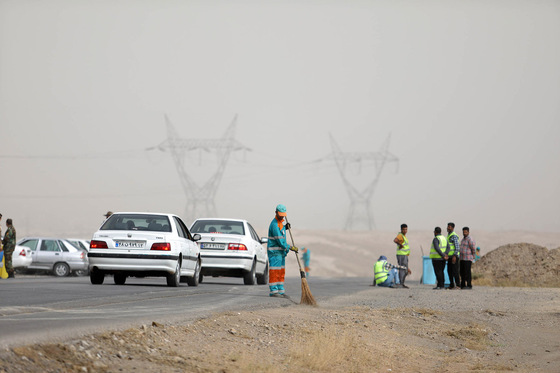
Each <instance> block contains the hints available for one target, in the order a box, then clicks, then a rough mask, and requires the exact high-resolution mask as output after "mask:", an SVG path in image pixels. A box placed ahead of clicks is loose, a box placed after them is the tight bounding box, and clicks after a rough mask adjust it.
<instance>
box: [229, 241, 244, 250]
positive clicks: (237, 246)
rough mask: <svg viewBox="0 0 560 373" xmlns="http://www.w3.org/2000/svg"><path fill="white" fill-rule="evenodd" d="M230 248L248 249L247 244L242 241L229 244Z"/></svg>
mask: <svg viewBox="0 0 560 373" xmlns="http://www.w3.org/2000/svg"><path fill="white" fill-rule="evenodd" d="M227 249H228V250H247V246H245V245H243V244H242V243H230V244H229V245H228V248H227Z"/></svg>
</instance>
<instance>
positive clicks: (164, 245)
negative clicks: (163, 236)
mask: <svg viewBox="0 0 560 373" xmlns="http://www.w3.org/2000/svg"><path fill="white" fill-rule="evenodd" d="M150 250H163V251H170V250H171V244H170V243H169V242H156V243H154V244H152V248H151V249H150Z"/></svg>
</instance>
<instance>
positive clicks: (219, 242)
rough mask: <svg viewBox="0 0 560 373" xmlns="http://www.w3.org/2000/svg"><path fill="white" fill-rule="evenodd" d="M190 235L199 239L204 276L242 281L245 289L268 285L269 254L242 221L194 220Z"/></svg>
mask: <svg viewBox="0 0 560 373" xmlns="http://www.w3.org/2000/svg"><path fill="white" fill-rule="evenodd" d="M191 232H192V233H196V234H199V235H200V236H201V239H200V241H199V242H198V244H199V246H200V256H201V257H202V271H201V276H200V280H199V281H202V277H203V276H214V277H218V276H225V277H242V278H243V283H244V284H245V285H254V284H259V285H266V284H268V254H267V249H266V247H264V246H263V245H264V244H265V243H266V242H268V238H266V237H259V236H258V234H257V232H256V231H255V229H254V228H253V227H252V226H251V224H249V222H247V220H242V219H217V218H208V219H197V220H196V221H195V222H194V223H193V224H192V226H191Z"/></svg>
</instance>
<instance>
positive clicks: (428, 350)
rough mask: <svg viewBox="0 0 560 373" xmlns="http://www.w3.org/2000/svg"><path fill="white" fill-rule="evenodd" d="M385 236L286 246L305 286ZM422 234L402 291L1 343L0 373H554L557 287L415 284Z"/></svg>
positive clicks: (486, 243)
mask: <svg viewBox="0 0 560 373" xmlns="http://www.w3.org/2000/svg"><path fill="white" fill-rule="evenodd" d="M395 233H396V232H395ZM395 233H383V232H363V233H360V232H353V233H345V232H298V231H297V230H294V238H295V239H296V244H297V245H298V246H300V247H301V246H307V247H309V248H310V249H311V250H312V264H311V266H312V277H311V278H310V279H309V284H310V287H311V290H313V288H312V285H313V276H325V277H337V276H338V277H341V276H371V268H372V266H373V263H374V262H375V260H376V259H377V257H378V256H379V255H381V254H384V255H387V256H388V257H390V256H391V255H392V254H391V253H393V252H394V244H392V239H393V237H394V234H395ZM473 236H474V238H475V239H477V241H478V243H479V245H480V246H481V247H482V248H483V254H486V253H488V252H489V251H492V250H494V249H496V248H497V247H498V246H501V245H503V244H507V243H515V242H531V243H534V244H537V245H541V246H545V247H548V248H557V247H558V246H560V245H559V244H558V242H560V234H536V233H526V232H507V233H506V232H502V233H492V234H490V233H488V234H483V233H482V232H479V234H478V236H477V235H476V234H474V233H473ZM430 237H431V235H430V233H429V232H424V233H417V234H414V233H413V232H411V233H410V234H409V240H410V242H411V245H412V254H411V267H412V268H413V275H412V276H411V278H410V279H409V285H410V287H411V288H410V289H408V290H407V289H385V288H379V287H373V286H368V285H364V291H362V292H360V293H358V294H355V295H352V296H345V297H338V298H333V299H330V300H328V301H327V300H324V301H322V302H321V301H320V302H319V306H318V307H310V306H302V305H298V304H296V303H298V302H299V299H295V302H293V301H290V300H287V299H278V307H273V308H253V309H247V310H244V311H241V312H228V313H221V314H215V315H212V316H211V317H208V318H205V319H201V320H198V321H197V322H194V323H190V324H187V323H184V324H183V323H174V324H158V323H152V324H151V325H138V326H137V327H134V328H131V329H128V330H122V331H119V330H118V331H106V332H101V333H99V334H96V335H90V336H87V337H83V338H81V339H78V340H68V341H64V342H61V343H56V344H38V345H29V346H17V347H14V348H11V349H6V350H3V351H0V372H293V371H297V372H390V371H399V372H400V371H403V372H411V371H418V372H433V371H435V372H458V371H483V372H502V371H519V372H534V371H543V372H558V371H560V332H558V323H559V321H560V288H558V287H548V288H539V287H490V286H477V285H476V282H475V287H474V289H473V290H443V291H435V290H432V287H431V286H429V285H420V284H419V283H418V280H419V278H420V276H421V270H420V269H421V266H422V259H421V257H422V255H421V250H420V248H419V246H420V245H423V247H424V252H427V248H428V247H429V243H430ZM517 247H519V248H524V247H525V246H523V245H517ZM498 252H499V250H497V251H496V253H498ZM501 255H503V254H501ZM288 258H290V256H289V257H288ZM501 262H502V260H496V263H501ZM513 265H514V266H517V265H518V264H516V263H513ZM287 267H288V271H287V272H288V276H297V264H296V262H295V259H293V260H292V261H290V260H288V263H287ZM555 270H557V271H558V270H560V268H556V269H555ZM505 271H506V272H507V269H505Z"/></svg>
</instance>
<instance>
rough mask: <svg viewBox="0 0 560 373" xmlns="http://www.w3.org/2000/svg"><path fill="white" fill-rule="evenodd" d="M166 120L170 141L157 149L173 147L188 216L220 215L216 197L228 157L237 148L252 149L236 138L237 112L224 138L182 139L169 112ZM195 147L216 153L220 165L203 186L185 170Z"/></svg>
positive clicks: (191, 218) (190, 219)
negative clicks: (188, 155) (215, 202)
mask: <svg viewBox="0 0 560 373" xmlns="http://www.w3.org/2000/svg"><path fill="white" fill-rule="evenodd" d="M165 122H166V125H167V140H166V141H164V142H163V143H161V144H160V145H159V146H158V148H159V149H160V150H163V151H166V150H170V151H171V155H172V156H173V161H174V162H175V167H176V168H177V172H178V173H179V178H180V179H181V185H182V186H183V190H184V192H185V196H186V198H187V206H186V208H185V219H186V220H187V221H190V222H192V221H194V220H195V219H196V218H199V217H214V216H217V215H216V205H215V204H214V197H215V196H216V192H217V191H218V186H219V185H220V181H221V180H222V176H223V174H224V171H225V168H226V164H227V162H228V159H229V157H230V155H231V153H232V152H234V151H239V150H250V149H249V148H247V147H245V146H244V145H242V144H241V143H240V142H238V141H237V140H235V139H234V135H235V127H236V125H237V115H235V117H234V118H233V120H232V122H231V124H230V125H229V127H228V128H227V129H226V131H225V132H224V134H223V135H222V137H221V138H218V139H183V138H180V137H179V134H178V133H177V131H176V130H175V127H174V126H173V124H171V121H170V120H169V118H168V117H167V115H166V116H165ZM194 150H199V151H202V150H203V151H206V152H216V154H217V158H218V167H217V169H216V171H215V172H214V173H213V174H212V175H211V176H210V177H209V178H208V180H206V182H205V183H204V184H203V185H199V184H198V183H197V182H196V181H195V177H194V175H191V174H189V173H188V172H187V171H186V169H185V166H186V165H187V162H186V159H187V157H186V155H187V153H188V152H191V151H194Z"/></svg>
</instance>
